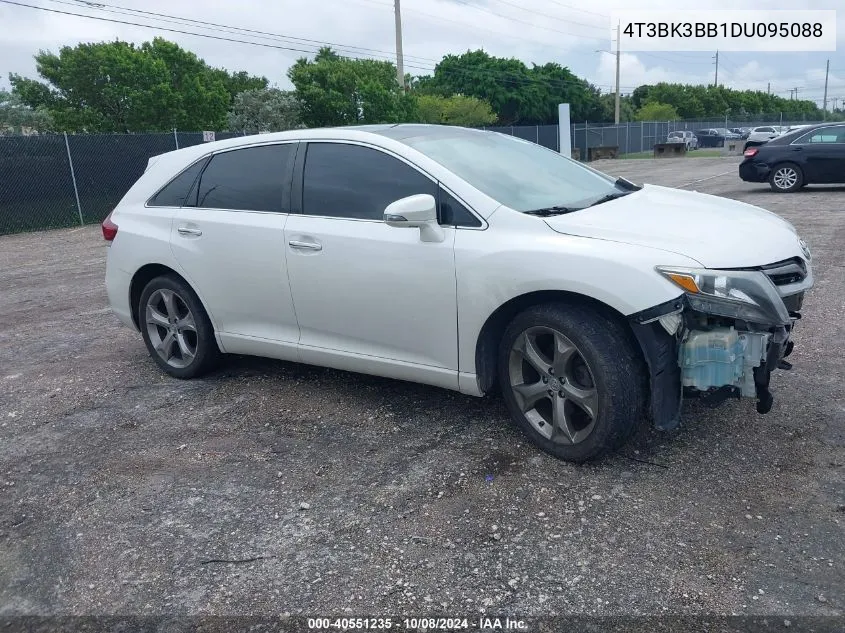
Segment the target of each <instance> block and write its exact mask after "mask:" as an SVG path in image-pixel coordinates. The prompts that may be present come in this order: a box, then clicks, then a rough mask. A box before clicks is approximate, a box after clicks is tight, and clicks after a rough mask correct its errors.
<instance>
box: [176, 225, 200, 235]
mask: <svg viewBox="0 0 845 633" xmlns="http://www.w3.org/2000/svg"><path fill="white" fill-rule="evenodd" d="M176 231H177V232H178V233H179V235H196V236H197V237H199V236H200V235H202V231H200V230H199V229H190V228H188V227H187V226H180V227H179V228H178V229H176Z"/></svg>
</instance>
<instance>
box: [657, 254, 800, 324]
mask: <svg viewBox="0 0 845 633" xmlns="http://www.w3.org/2000/svg"><path fill="white" fill-rule="evenodd" d="M657 272H659V273H660V274H661V275H663V276H664V277H666V279H668V280H669V281H671V282H672V283H674V284H675V285H676V286H678V287H679V288H681V289H682V290H683V291H684V292H686V295H687V301H688V302H689V305H690V307H691V308H692V309H693V310H697V311H699V312H704V313H705V314H715V315H718V316H724V317H731V318H734V319H742V320H743V321H749V322H751V323H760V324H766V325H788V324H789V323H790V320H791V319H790V317H789V311H788V310H787V309H786V306H785V305H784V304H783V300H782V299H781V298H780V295H779V294H778V291H777V288H775V285H774V284H773V283H772V281H771V280H770V279H769V278H768V277H767V276H766V275H765V273H762V272H760V271H741V270H713V269H709V268H682V267H675V266H658V267H657Z"/></svg>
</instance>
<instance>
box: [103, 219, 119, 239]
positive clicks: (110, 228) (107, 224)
mask: <svg viewBox="0 0 845 633" xmlns="http://www.w3.org/2000/svg"><path fill="white" fill-rule="evenodd" d="M112 213H113V212H112ZM102 229H103V239H104V240H106V241H107V242H111V241H112V240H114V238H115V237H117V224H115V223H114V222H112V221H111V213H109V214H108V215H107V216H106V219H105V220H103V224H102Z"/></svg>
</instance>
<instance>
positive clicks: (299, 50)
mask: <svg viewBox="0 0 845 633" xmlns="http://www.w3.org/2000/svg"><path fill="white" fill-rule="evenodd" d="M0 3H3V4H11V5H14V6H18V7H26V8H28V9H37V10H39V11H46V12H47V13H59V14H61V15H72V16H75V17H78V18H88V19H89V20H100V21H101V22H112V23H114V24H128V25H130V26H141V27H146V28H154V29H159V30H161V31H168V32H170V33H181V34H183V35H196V36H197V37H207V38H209V39H213V40H221V41H224V42H237V43H240V44H252V45H253V46H263V47H264V48H276V49H280V50H285V51H295V52H297V53H314V51H313V50H306V49H302V48H293V47H290V46H280V45H278V44H265V43H263V42H248V41H246V40H237V39H233V38H230V37H220V36H218V35H209V34H208V33H192V32H190V31H182V30H180V29H171V28H167V27H164V26H158V25H153V24H141V23H139V22H129V21H127V20H115V19H112V18H103V17H100V16H96V15H85V14H83V13H73V12H71V11H61V10H60V9H48V8H47V7H37V6H35V5H32V4H24V3H23V2H14V1H13V0H0Z"/></svg>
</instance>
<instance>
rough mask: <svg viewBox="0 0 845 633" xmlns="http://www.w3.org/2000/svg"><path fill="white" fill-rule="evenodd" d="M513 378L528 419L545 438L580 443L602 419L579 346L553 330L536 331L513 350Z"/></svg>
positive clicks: (517, 342) (526, 334)
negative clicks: (597, 420)
mask: <svg viewBox="0 0 845 633" xmlns="http://www.w3.org/2000/svg"><path fill="white" fill-rule="evenodd" d="M508 377H509V383H510V387H511V389H512V391H513V395H514V397H515V399H516V402H517V404H518V405H519V408H520V410H521V411H522V413H523V415H524V416H525V418H526V419H527V420H528V422H529V423H530V424H531V426H532V427H533V428H534V429H535V430H536V431H537V432H538V433H539V434H540V435H542V436H543V437H545V438H546V439H549V440H551V441H553V442H556V443H559V444H578V443H580V442H583V441H584V440H586V439H587V437H589V435H590V433H592V431H593V428H594V427H595V423H596V419H597V417H598V413H599V409H598V392H597V390H596V386H595V382H594V381H593V373H592V372H591V371H590V367H589V365H588V364H587V362H586V360H585V359H584V357H583V356H582V355H581V353H580V352H579V350H578V348H577V347H576V346H575V344H574V343H573V342H572V341H571V340H569V338H567V337H566V336H564V335H563V334H562V333H560V332H558V331H557V330H554V329H552V328H548V327H532V328H529V329H527V330H525V331H524V332H523V333H522V334H520V335H519V336H518V337H517V338H516V340H515V341H514V344H513V345H512V347H511V351H510V355H509V361H508Z"/></svg>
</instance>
